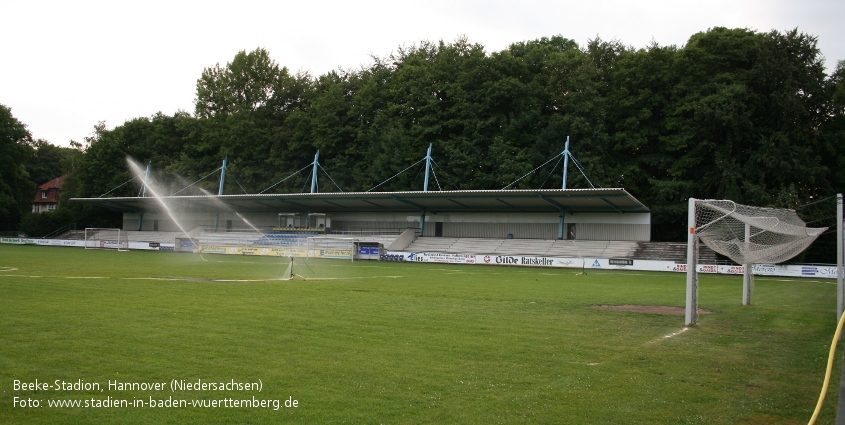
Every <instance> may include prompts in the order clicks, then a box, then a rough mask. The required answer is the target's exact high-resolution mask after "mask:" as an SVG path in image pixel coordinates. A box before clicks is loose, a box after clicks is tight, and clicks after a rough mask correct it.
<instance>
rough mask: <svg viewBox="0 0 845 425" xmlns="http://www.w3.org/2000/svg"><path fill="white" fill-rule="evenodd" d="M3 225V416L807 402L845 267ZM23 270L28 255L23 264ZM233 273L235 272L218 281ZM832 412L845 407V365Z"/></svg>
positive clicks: (595, 416)
mask: <svg viewBox="0 0 845 425" xmlns="http://www.w3.org/2000/svg"><path fill="white" fill-rule="evenodd" d="M286 267H287V264H286V263H285V259H279V258H265V257H243V256H221V255H217V256H214V255H211V256H210V255H206V256H205V257H204V258H201V257H200V256H198V255H190V254H172V253H158V252H112V251H94V250H81V249H73V248H52V247H31V246H10V245H0V423H45V424H46V423H49V424H56V423H58V424H62V423H66V424H79V423H98V424H99V423H133V424H134V423H149V424H159V423H174V424H177V423H178V424H185V423H198V424H199V423H203V424H204V423H286V422H291V423H308V424H313V423H350V424H358V423H391V424H393V423H410V424H418V423H479V424H494V423H537V424H550V423H566V424H579V423H581V424H597V423H613V424H655V423H662V424H736V423H748V424H768V423H786V424H799V423H806V421H807V420H808V419H809V418H810V415H811V413H812V411H813V408H814V407H815V403H816V400H817V397H818V394H819V391H820V389H821V384H822V378H823V376H824V368H825V365H826V356H827V352H828V350H829V344H830V339H831V338H832V334H833V330H834V327H835V309H836V305H835V292H836V287H835V285H834V282H833V281H812V280H796V281H784V280H780V279H762V278H758V280H757V287H756V292H755V295H754V296H755V299H754V300H755V305H753V306H746V307H743V306H741V305H740V301H741V280H740V278H739V277H733V276H713V275H703V276H702V277H701V287H700V307H701V308H703V309H707V310H710V311H711V312H712V314H705V315H702V316H701V317H700V320H699V324H698V326H696V327H694V328H692V329H691V330H689V331H687V332H683V333H681V334H678V335H676V336H673V337H671V338H664V336H665V335H669V334H672V333H675V332H678V331H679V330H681V329H682V328H683V323H684V318H683V316H665V315H656V314H643V313H629V312H620V311H609V310H598V309H589V308H585V307H587V306H594V305H602V304H608V305H620V304H640V305H669V306H677V307H683V303H684V299H685V298H684V291H685V282H684V276H683V275H681V274H671V273H642V272H622V271H618V272H614V271H592V270H591V271H589V274H587V275H578V274H577V272H578V270H563V269H538V268H516V267H493V266H448V265H437V264H416V263H381V262H357V263H349V262H341V261H324V262H311V263H308V264H307V265H306V264H297V269H295V272H297V273H299V274H302V275H305V276H306V277H312V278H316V277H320V278H326V279H319V280H317V279H309V280H301V279H296V280H290V281H280V280H277V279H278V277H279V276H281V275H282V273H283V272H284V271H285V269H286ZM12 269H14V270H12ZM221 280H238V281H237V282H221ZM840 364H841V357H839V358H838V359H837V363H836V366H837V367H836V368H835V369H834V370H835V371H836V372H835V373H834V379H833V382H832V383H831V387H830V388H831V389H830V391H829V394H828V400H827V403H826V404H825V407H824V410H823V412H822V415H821V417H820V420H819V421H818V422H817V423H833V421H834V417H835V407H836V395H837V392H838V390H837V389H838V382H839V379H838V378H839V373H838V370H839V368H838V366H839V365H840ZM36 379H38V380H39V382H42V381H47V382H50V383H52V382H53V381H55V380H57V379H58V380H65V381H72V382H76V381H77V380H78V379H82V380H84V381H86V382H97V383H100V384H101V386H102V387H106V384H107V383H108V381H109V380H119V381H121V382H155V381H159V382H170V381H171V380H173V379H185V380H189V381H196V380H197V379H203V380H205V381H208V382H217V381H223V382H228V381H230V380H232V379H234V380H235V381H245V382H252V381H258V380H260V381H261V382H262V383H263V389H262V391H261V392H258V391H231V392H225V391H224V392H219V391H218V392H214V391H200V392H187V391H181V392H175V393H174V392H170V391H169V390H168V391H161V392H152V391H109V390H108V389H107V388H104V391H103V392H85V391H82V392H74V391H54V390H50V391H21V390H18V391H15V390H14V389H13V381H14V380H20V381H25V382H32V381H34V380H36ZM150 396H153V397H154V398H157V399H167V398H168V397H172V398H174V399H188V400H190V399H221V398H234V399H251V398H252V397H253V396H254V397H255V398H257V399H275V400H288V399H289V398H293V399H295V400H297V401H298V404H299V407H297V408H285V407H281V408H280V409H279V410H278V411H276V410H273V409H272V408H248V407H238V408H225V407H219V408H194V407H185V408H172V409H165V408H149V407H143V408H142V407H130V408H87V409H86V408H55V407H54V408H50V407H46V406H44V407H41V408H21V407H13V398H14V397H20V398H24V399H27V398H32V399H39V400H42V404H46V403H47V400H48V399H54V400H74V399H79V400H85V399H89V400H90V399H91V398H95V399H104V398H106V397H111V398H112V399H127V400H130V401H131V400H133V399H141V400H145V401H148V400H149V397H150Z"/></svg>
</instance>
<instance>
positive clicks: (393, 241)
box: [61, 228, 729, 264]
mask: <svg viewBox="0 0 845 425" xmlns="http://www.w3.org/2000/svg"><path fill="white" fill-rule="evenodd" d="M126 233H127V235H128V240H129V241H131V242H149V243H160V244H168V243H173V242H174V241H175V240H176V239H177V238H180V237H184V236H185V235H184V234H182V233H180V232H153V231H127V232H126ZM410 233H411V234H412V241H411V242H410V243H401V242H400V235H396V234H388V235H384V234H378V233H369V232H365V231H358V232H356V233H354V234H353V235H352V236H354V238H355V240H357V241H359V242H368V243H376V244H381V245H383V246H384V247H385V248H386V249H392V250H396V251H407V252H427V253H448V254H477V255H522V256H537V257H561V258H578V257H594V258H628V259H636V260H664V261H675V262H677V263H684V262H685V261H686V244H685V243H681V242H631V241H585V240H545V239H492V238H447V237H419V236H417V235H416V232H415V231H413V230H411V231H410ZM189 234H190V235H191V236H192V237H193V238H195V239H196V240H197V242H199V243H203V244H226V245H236V246H262V247H265V246H267V247H297V246H305V245H306V242H305V241H306V239H307V238H308V237H319V236H321V235H325V231H324V230H322V229H285V228H275V229H272V230H271V231H269V232H267V233H259V232H256V231H255V230H251V231H247V230H244V229H240V230H236V231H226V232H215V231H214V230H213V229H204V228H196V229H194V230H193V231H191V232H189ZM343 236H350V234H345V235H343ZM83 237H84V234H83V233H82V232H81V231H69V232H67V233H65V234H64V235H62V236H61V238H63V239H78V240H82V239H83ZM700 251H701V252H700V254H701V258H700V261H699V262H700V263H701V264H716V263H717V262H722V263H727V262H729V261H726V260H724V259H723V260H721V261H720V260H719V258H718V257H717V255H716V253H715V252H713V250H711V249H709V248H707V247H706V246H701V247H700Z"/></svg>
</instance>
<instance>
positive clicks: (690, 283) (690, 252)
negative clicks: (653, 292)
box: [685, 198, 698, 326]
mask: <svg viewBox="0 0 845 425" xmlns="http://www.w3.org/2000/svg"><path fill="white" fill-rule="evenodd" d="M687 223H689V225H688V228H689V233H688V235H687V309H686V317H685V319H686V325H687V326H694V325H695V324H696V322H698V269H697V264H696V263H697V261H696V260H697V259H698V235H696V234H695V225H696V223H695V198H689V208H688V212H687Z"/></svg>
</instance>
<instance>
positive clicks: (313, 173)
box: [311, 151, 320, 193]
mask: <svg viewBox="0 0 845 425" xmlns="http://www.w3.org/2000/svg"><path fill="white" fill-rule="evenodd" d="M319 160H320V151H317V154H316V155H314V162H313V165H314V168H313V169H312V170H311V193H317V167H318V166H319V165H320V163H319Z"/></svg>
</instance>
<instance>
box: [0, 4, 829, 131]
mask: <svg viewBox="0 0 845 425" xmlns="http://www.w3.org/2000/svg"><path fill="white" fill-rule="evenodd" d="M843 17H845V1H842V0H803V1H798V0H709V1H700V0H699V1H687V0H640V1H631V0H593V1H579V2H575V1H570V0H520V1H504V0H490V1H481V0H445V1H444V0H429V1H402V0H390V1H376V0H359V1H348V0H347V1H319V0H313V1H299V2H292V1H285V0H276V1H252V0H241V1H227V2H217V1H213V0H206V1H181V0H169V1H160V0H149V1H143V2H140V1H134V2H126V1H119V0H118V1H115V0H107V1H91V0H77V1H67V0H62V1H40V0H22V1H21V0H0V40H2V41H0V104H4V105H6V106H8V107H10V108H12V115H13V116H15V118H17V119H18V120H19V121H21V122H23V123H24V124H26V125H27V126H28V128H29V130H30V132H31V133H32V136H33V137H34V138H36V139H39V138H40V139H45V140H47V141H49V142H51V143H53V144H56V145H62V146H67V145H68V143H69V142H70V140H76V141H79V142H81V141H82V140H83V138H84V137H85V136H88V135H90V134H91V131H92V129H93V127H94V125H95V124H97V122H99V121H106V124H107V126H108V127H109V128H114V127H116V126H119V125H121V124H123V123H124V122H125V121H127V120H130V119H133V118H136V117H148V116H151V115H153V114H155V113H156V112H158V111H161V112H163V113H164V114H165V115H172V114H174V113H175V112H177V111H178V110H185V111H188V112H191V113H192V112H193V109H194V108H193V101H194V97H195V90H196V81H197V79H198V78H199V77H200V75H201V74H202V71H203V69H204V68H206V67H211V66H214V65H215V64H216V63H220V64H221V65H225V64H226V63H227V62H229V61H231V60H232V58H234V56H235V54H236V53H237V52H238V51H240V50H246V51H251V50H254V49H256V48H258V47H263V48H265V49H267V51H269V52H270V55H271V57H272V58H273V59H274V60H275V61H276V62H277V63H279V64H280V65H282V66H286V67H287V68H288V69H289V70H290V71H291V72H292V73H293V72H297V71H300V70H303V71H308V72H310V73H311V75H313V76H318V75H321V74H325V73H326V72H328V71H330V70H332V69H336V68H338V67H340V68H344V69H349V68H358V67H360V66H361V65H365V66H366V65H368V64H369V63H370V55H371V54H372V55H376V56H380V57H384V56H388V55H389V54H390V53H391V52H392V51H394V50H395V49H396V48H397V47H398V46H402V45H405V46H410V45H414V44H418V43H419V42H420V41H421V40H429V41H439V40H444V41H446V42H451V41H454V40H455V39H456V38H457V37H458V36H461V35H466V36H467V38H468V39H469V41H470V42H471V43H479V44H482V45H483V46H485V49H486V50H487V52H488V53H489V52H493V51H501V50H504V49H505V48H507V46H508V45H509V44H511V43H514V42H518V41H526V40H534V39H537V38H540V37H551V36H554V35H562V36H564V37H566V38H570V39H573V40H575V41H576V42H578V44H579V45H581V46H584V45H585V44H586V42H587V41H588V40H589V39H593V38H596V37H597V36H598V37H601V38H602V39H605V40H612V39H617V40H619V41H621V42H622V43H624V44H625V45H629V46H633V47H636V48H641V47H646V46H647V45H648V44H649V43H650V42H651V41H652V40H654V41H656V42H657V43H659V44H660V45H677V46H683V45H684V44H685V43H686V41H687V40H688V39H689V37H690V36H691V35H693V34H695V33H697V32H702V31H706V30H707V29H708V28H711V27H716V26H725V27H730V28H736V27H740V28H749V29H753V30H757V31H760V32H768V31H770V30H772V29H775V30H779V31H785V30H789V29H792V28H796V27H797V28H798V29H799V30H800V31H801V32H804V33H807V34H811V35H815V36H817V37H818V38H819V42H818V46H819V48H820V49H821V52H822V54H823V55H824V56H825V58H826V65H827V68H828V72H832V70H833V69H834V67H835V66H836V62H837V61H839V60H845V24H843V21H842V19H843Z"/></svg>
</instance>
